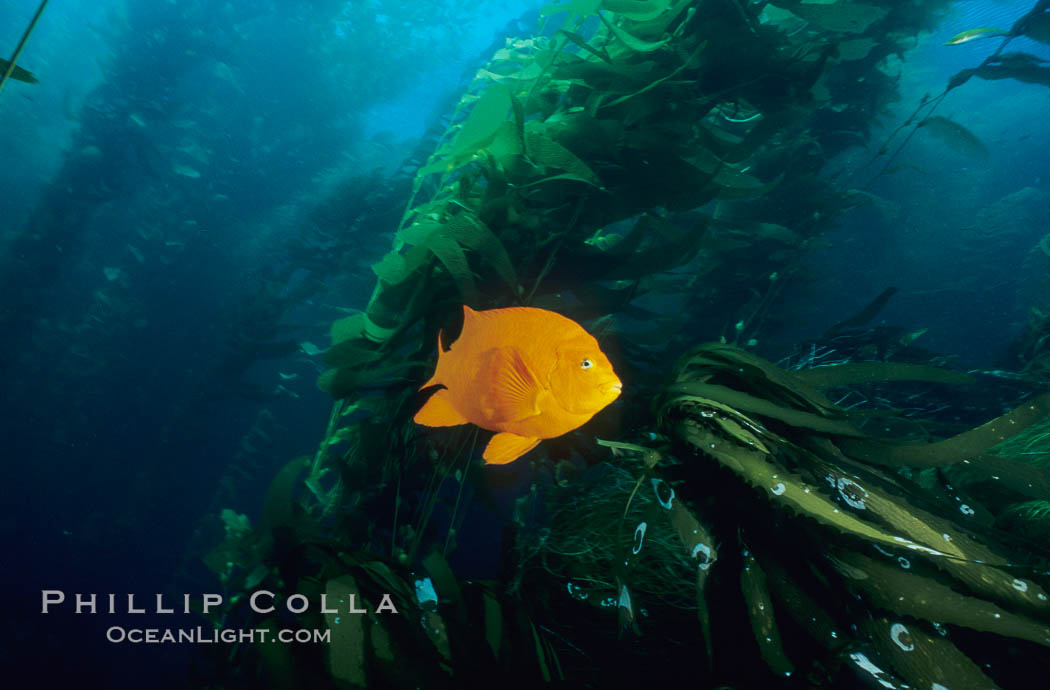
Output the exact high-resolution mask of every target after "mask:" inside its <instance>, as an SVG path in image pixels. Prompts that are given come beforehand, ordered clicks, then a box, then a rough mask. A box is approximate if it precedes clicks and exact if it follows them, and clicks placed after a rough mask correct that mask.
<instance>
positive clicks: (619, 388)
mask: <svg viewBox="0 0 1050 690" xmlns="http://www.w3.org/2000/svg"><path fill="white" fill-rule="evenodd" d="M609 392H610V393H616V395H619V394H620V393H623V384H622V383H621V382H619V381H617V382H616V383H614V384H612V385H610V386H609Z"/></svg>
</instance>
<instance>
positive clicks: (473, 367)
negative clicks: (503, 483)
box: [415, 305, 623, 464]
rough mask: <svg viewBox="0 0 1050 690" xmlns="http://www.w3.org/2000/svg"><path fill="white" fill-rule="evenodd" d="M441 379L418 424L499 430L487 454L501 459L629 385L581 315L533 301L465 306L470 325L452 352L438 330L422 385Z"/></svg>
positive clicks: (571, 423)
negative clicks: (433, 361) (432, 364)
mask: <svg viewBox="0 0 1050 690" xmlns="http://www.w3.org/2000/svg"><path fill="white" fill-rule="evenodd" d="M436 385H443V386H445V387H444V388H443V389H440V390H438V391H437V392H436V393H434V395H432V396H431V397H430V399H429V400H427V402H426V404H425V405H423V407H422V408H421V409H420V410H419V412H417V413H416V416H415V421H416V423H417V424H422V425H424V426H456V425H458V424H468V423H470V424H476V425H478V426H479V427H481V428H482V429H488V430H490V431H496V432H499V433H497V434H496V435H495V436H494V437H492V440H491V441H490V442H489V444H488V446H486V448H485V452H484V453H483V454H482V457H483V458H484V459H485V462H487V463H494V464H504V463H508V462H511V461H512V460H515V459H517V458H519V457H521V456H522V455H524V454H525V453H527V452H528V451H530V450H532V449H533V448H535V447H536V445H537V444H538V443H539V442H540V440H541V439H545V438H554V437H555V436H561V435H562V434H566V433H568V432H570V431H572V430H573V429H576V428H577V427H579V426H580V425H582V424H583V423H584V422H586V421H587V420H589V419H590V418H591V417H593V416H594V415H595V413H597V412H598V411H599V410H601V409H602V408H604V407H605V406H606V405H608V404H609V403H611V402H612V401H613V400H616V398H617V397H618V396H619V395H620V392H621V391H622V390H623V384H622V383H620V379H619V378H617V376H616V373H615V372H614V371H613V368H612V364H610V363H609V358H608V357H606V356H605V353H603V352H602V351H601V348H599V347H598V341H597V340H595V339H594V336H592V335H591V334H590V333H588V332H587V331H585V330H583V328H582V327H581V326H580V325H579V324H578V323H576V322H575V321H573V320H571V319H568V318H566V317H564V316H562V315H560V314H555V313H554V312H551V311H547V310H545V309H536V308H533V307H508V308H506V309H490V310H488V311H474V310H473V309H471V308H470V307H468V306H466V305H463V330H462V332H461V333H460V336H459V338H457V339H456V341H455V342H454V343H453V344H452V346H451V347H450V348H449V350H448V351H447V352H444V351H442V347H441V334H440V333H439V334H438V361H437V369H436V371H435V372H434V376H433V377H431V379H430V380H429V381H427V382H426V383H425V384H423V386H422V387H421V388H420V390H422V389H423V388H428V387H430V386H436Z"/></svg>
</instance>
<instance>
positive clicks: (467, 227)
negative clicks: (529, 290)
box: [445, 213, 518, 291]
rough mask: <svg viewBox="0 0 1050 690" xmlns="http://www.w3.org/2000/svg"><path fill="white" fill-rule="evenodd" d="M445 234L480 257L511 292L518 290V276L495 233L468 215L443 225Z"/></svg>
mask: <svg viewBox="0 0 1050 690" xmlns="http://www.w3.org/2000/svg"><path fill="white" fill-rule="evenodd" d="M445 232H446V233H448V235H449V236H450V237H452V238H453V239H454V240H456V241H457V242H459V243H460V244H461V245H463V246H464V247H466V248H467V249H470V250H471V251H473V252H476V253H477V254H478V255H480V256H482V257H483V258H484V259H485V260H486V261H487V262H488V263H489V265H490V266H492V269H493V270H494V271H495V272H496V273H497V274H498V275H499V276H500V278H502V279H503V282H505V283H506V284H507V287H509V288H511V289H512V290H515V291H516V290H517V288H518V275H517V272H516V271H515V270H514V263H513V262H512V261H511V260H510V254H509V253H508V252H507V248H506V247H505V246H503V242H502V241H500V239H499V237H497V236H496V233H494V232H492V230H490V229H489V227H488V226H487V225H485V224H484V223H483V222H481V220H479V219H478V218H476V217H474V216H473V215H472V214H469V213H460V214H457V215H455V216H453V217H452V218H451V219H449V220H448V222H447V223H446V224H445Z"/></svg>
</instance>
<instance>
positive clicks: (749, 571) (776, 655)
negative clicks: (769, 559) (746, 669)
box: [740, 549, 795, 677]
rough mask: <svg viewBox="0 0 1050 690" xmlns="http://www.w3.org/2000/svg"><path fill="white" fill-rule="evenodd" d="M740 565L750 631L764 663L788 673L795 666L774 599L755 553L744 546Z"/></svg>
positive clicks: (775, 671) (741, 586)
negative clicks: (741, 566)
mask: <svg viewBox="0 0 1050 690" xmlns="http://www.w3.org/2000/svg"><path fill="white" fill-rule="evenodd" d="M744 553H745V554H747V555H745V556H744V564H743V568H742V569H741V571H740V591H741V592H743V594H744V601H745V602H746V603H747V609H748V613H749V614H750V617H751V631H752V632H753V633H754V635H755V642H757V643H758V649H759V652H760V653H761V655H762V660H763V661H765V662H766V666H768V667H769V670H770V671H772V672H773V673H774V674H775V675H778V676H782V677H787V676H790V675H791V674H792V673H793V672H794V670H795V667H794V666H793V665H792V663H791V660H790V659H788V656H787V653H786V652H785V651H784V645H783V644H782V643H781V642H780V629H779V628H778V627H777V621H776V618H775V617H774V615H773V599H772V597H770V596H769V589H768V588H767V587H766V574H765V572H764V571H763V570H762V568H761V566H759V564H758V561H757V560H755V557H754V556H753V555H752V554H751V553H749V552H748V550H747V549H744Z"/></svg>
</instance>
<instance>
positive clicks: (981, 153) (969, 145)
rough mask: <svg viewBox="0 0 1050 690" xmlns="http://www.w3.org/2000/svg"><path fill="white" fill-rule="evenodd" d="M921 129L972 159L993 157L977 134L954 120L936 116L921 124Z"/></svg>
mask: <svg viewBox="0 0 1050 690" xmlns="http://www.w3.org/2000/svg"><path fill="white" fill-rule="evenodd" d="M919 127H922V128H923V129H925V130H926V131H927V132H929V133H930V134H932V135H933V136H934V137H936V138H937V139H940V140H941V141H942V142H944V143H945V144H947V145H948V146H950V147H952V148H953V149H955V150H956V151H958V152H959V153H962V154H965V155H967V156H970V157H971V158H977V159H979V160H986V159H987V158H988V157H989V156H990V155H991V153H990V152H989V151H988V147H987V146H985V145H984V142H983V141H981V140H980V139H979V138H978V137H977V135H976V134H974V133H973V132H971V131H970V130H968V129H967V128H966V127H963V126H962V125H960V124H959V123H958V122H956V121H954V120H949V119H948V118H946V117H941V116H940V115H934V116H932V117H928V118H926V119H925V120H923V121H922V122H920V123H919Z"/></svg>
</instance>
